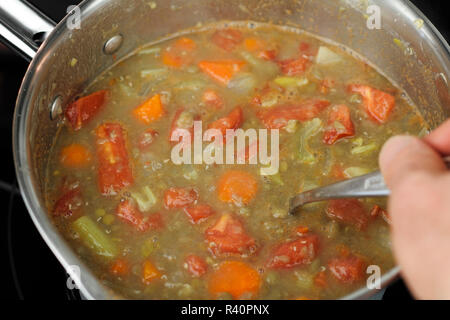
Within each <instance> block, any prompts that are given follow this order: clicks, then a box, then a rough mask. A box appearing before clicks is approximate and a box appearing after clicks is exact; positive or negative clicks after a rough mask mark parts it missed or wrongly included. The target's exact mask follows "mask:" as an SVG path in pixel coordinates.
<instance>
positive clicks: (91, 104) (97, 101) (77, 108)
mask: <svg viewBox="0 0 450 320" xmlns="http://www.w3.org/2000/svg"><path fill="white" fill-rule="evenodd" d="M107 95H108V91H106V90H101V91H97V92H94V93H92V94H90V95H88V96H86V97H82V98H80V99H78V100H76V101H75V102H72V103H71V104H70V105H69V106H68V107H67V109H66V112H65V116H66V118H67V120H68V121H69V123H70V125H71V127H72V129H73V130H75V131H77V130H80V129H81V128H82V127H83V125H85V124H86V123H88V122H89V121H90V120H91V119H92V117H94V116H95V115H96V114H97V113H99V112H100V110H101V109H102V108H103V106H104V105H105V102H106V98H107Z"/></svg>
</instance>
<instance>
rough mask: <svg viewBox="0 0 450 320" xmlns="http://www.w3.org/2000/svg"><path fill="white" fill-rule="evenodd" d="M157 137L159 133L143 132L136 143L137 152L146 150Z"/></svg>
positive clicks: (153, 131)
mask: <svg viewBox="0 0 450 320" xmlns="http://www.w3.org/2000/svg"><path fill="white" fill-rule="evenodd" d="M158 136H159V133H158V132H157V131H155V130H153V129H148V130H145V131H144V132H143V133H142V134H141V135H140V136H139V141H138V147H139V150H141V151H145V150H148V147H150V146H151V145H152V144H153V142H155V139H156V138H157V137H158Z"/></svg>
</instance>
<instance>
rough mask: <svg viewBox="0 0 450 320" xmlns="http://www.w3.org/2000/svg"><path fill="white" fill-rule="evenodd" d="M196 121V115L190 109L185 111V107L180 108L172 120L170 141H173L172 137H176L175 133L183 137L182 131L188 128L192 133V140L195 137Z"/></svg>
mask: <svg viewBox="0 0 450 320" xmlns="http://www.w3.org/2000/svg"><path fill="white" fill-rule="evenodd" d="M194 121H195V117H194V116H193V115H192V114H191V113H190V112H189V111H185V110H184V108H180V109H178V110H177V112H176V113H175V116H174V118H173V121H172V126H171V129H170V134H169V141H172V137H175V135H178V136H180V137H181V136H182V134H181V131H183V130H187V131H188V132H189V134H190V135H191V142H192V139H194Z"/></svg>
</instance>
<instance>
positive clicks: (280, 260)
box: [267, 235, 319, 269]
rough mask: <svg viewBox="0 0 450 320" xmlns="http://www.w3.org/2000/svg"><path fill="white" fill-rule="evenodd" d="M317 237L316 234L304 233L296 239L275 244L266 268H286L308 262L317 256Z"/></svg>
mask: <svg viewBox="0 0 450 320" xmlns="http://www.w3.org/2000/svg"><path fill="white" fill-rule="evenodd" d="M318 249H319V238H318V237H317V236H316V235H305V236H302V237H299V238H298V239H297V240H293V241H289V242H286V243H283V244H281V245H279V246H277V247H276V248H275V249H274V250H273V251H272V254H271V256H270V259H269V261H268V263H267V267H268V268H273V269H288V268H292V267H296V266H300V265H306V264H310V263H311V262H312V261H313V260H314V259H315V258H316V256H317V251H318Z"/></svg>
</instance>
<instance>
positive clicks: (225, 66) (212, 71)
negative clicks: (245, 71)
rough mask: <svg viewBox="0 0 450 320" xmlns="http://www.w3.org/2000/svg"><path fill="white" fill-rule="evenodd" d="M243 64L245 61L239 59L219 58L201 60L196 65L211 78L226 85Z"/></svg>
mask: <svg viewBox="0 0 450 320" xmlns="http://www.w3.org/2000/svg"><path fill="white" fill-rule="evenodd" d="M244 65H245V62H243V61H239V60H220V61H202V62H200V63H199V64H198V67H199V68H200V69H201V70H202V71H203V72H204V73H206V74H207V75H208V76H210V77H211V78H212V79H213V80H215V81H217V82H218V83H220V84H222V85H225V86H226V85H228V83H229V82H230V80H231V79H232V78H233V77H234V75H235V74H236V73H238V72H239V71H240V70H241V69H242V67H243V66H244Z"/></svg>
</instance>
